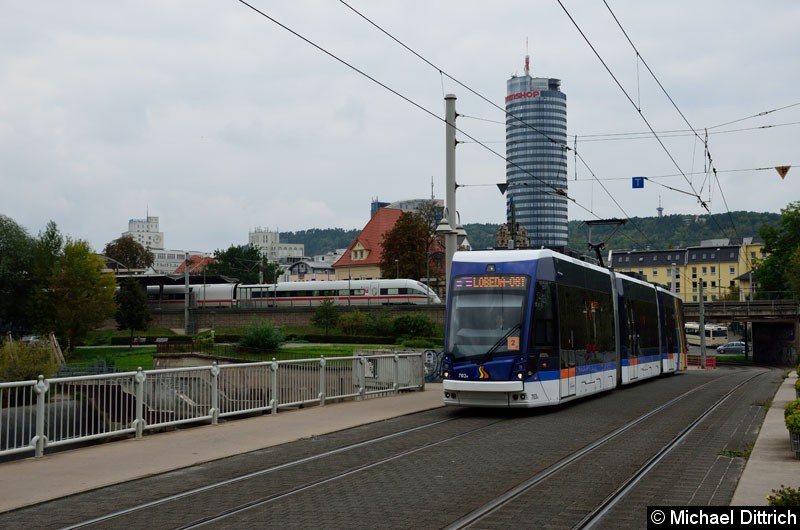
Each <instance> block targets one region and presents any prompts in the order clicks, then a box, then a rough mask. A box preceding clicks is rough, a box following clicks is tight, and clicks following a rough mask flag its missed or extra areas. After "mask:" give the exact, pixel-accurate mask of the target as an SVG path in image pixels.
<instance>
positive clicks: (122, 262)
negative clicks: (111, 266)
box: [103, 235, 153, 269]
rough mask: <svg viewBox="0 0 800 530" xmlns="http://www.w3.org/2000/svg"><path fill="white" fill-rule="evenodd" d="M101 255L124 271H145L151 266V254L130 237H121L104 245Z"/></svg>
mask: <svg viewBox="0 0 800 530" xmlns="http://www.w3.org/2000/svg"><path fill="white" fill-rule="evenodd" d="M103 254H104V255H105V256H106V257H108V258H111V259H113V260H114V261H116V262H117V263H118V265H119V266H120V267H122V268H125V269H146V268H147V267H149V266H150V265H152V264H153V253H152V252H150V251H149V250H148V249H146V248H145V247H144V246H143V245H142V244H141V243H139V242H138V241H136V240H135V239H134V238H133V236H131V235H125V236H122V237H120V238H117V239H115V240H114V241H112V242H110V243H108V244H106V247H105V248H104V249H103Z"/></svg>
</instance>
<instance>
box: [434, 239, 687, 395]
mask: <svg viewBox="0 0 800 530" xmlns="http://www.w3.org/2000/svg"><path fill="white" fill-rule="evenodd" d="M683 330H684V328H683V306H682V304H681V301H680V299H679V298H677V297H676V296H675V295H674V294H672V293H670V292H669V291H667V290H665V289H662V288H659V287H656V286H655V285H653V284H650V283H647V282H644V281H641V280H638V279H636V278H632V277H629V276H625V275H623V274H619V273H614V272H613V271H610V270H608V269H605V268H602V267H599V266H596V265H593V264H590V263H586V262H583V261H580V260H577V259H575V258H572V257H570V256H566V255H564V254H560V253H557V252H555V251H552V250H546V249H542V250H508V251H506V250H496V251H474V252H457V253H456V254H455V256H454V259H453V263H452V268H451V276H450V285H449V291H448V298H447V313H446V322H445V349H444V355H443V359H442V373H443V389H444V403H445V404H446V405H455V406H474V407H512V408H516V407H519V408H524V407H540V406H548V405H557V404H559V403H563V402H566V401H571V400H574V399H578V398H580V397H583V396H587V395H591V394H595V393H598V392H603V391H607V390H612V389H614V388H616V387H618V386H620V385H627V384H630V383H634V382H636V381H641V380H645V379H648V378H652V377H656V376H659V375H661V374H664V373H674V372H677V371H679V370H680V369H681V368H682V367H683V366H685V360H686V340H685V337H684V333H683Z"/></svg>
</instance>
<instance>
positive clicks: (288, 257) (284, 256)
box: [247, 228, 305, 263]
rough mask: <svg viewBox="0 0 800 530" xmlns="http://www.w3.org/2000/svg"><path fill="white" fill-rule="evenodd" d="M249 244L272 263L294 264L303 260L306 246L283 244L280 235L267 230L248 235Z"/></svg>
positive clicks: (262, 229) (263, 229) (258, 230)
mask: <svg viewBox="0 0 800 530" xmlns="http://www.w3.org/2000/svg"><path fill="white" fill-rule="evenodd" d="M247 240H248V243H249V244H250V246H251V247H255V248H257V249H259V250H260V251H261V254H262V255H263V256H266V257H267V259H269V260H270V261H277V262H279V263H292V262H295V261H299V260H301V259H303V257H304V253H305V245H303V244H302V243H281V241H280V234H279V233H278V232H277V231H275V232H270V231H269V230H268V229H265V228H256V229H255V230H253V231H252V232H250V233H249V234H248V238H247Z"/></svg>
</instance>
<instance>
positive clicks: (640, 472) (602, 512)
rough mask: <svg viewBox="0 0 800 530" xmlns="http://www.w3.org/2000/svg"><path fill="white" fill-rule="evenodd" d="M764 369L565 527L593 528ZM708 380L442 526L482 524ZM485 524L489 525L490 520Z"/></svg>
mask: <svg viewBox="0 0 800 530" xmlns="http://www.w3.org/2000/svg"><path fill="white" fill-rule="evenodd" d="M764 373H766V372H764ZM764 373H759V374H755V375H753V376H751V377H749V378H748V379H746V380H744V381H742V382H740V383H738V384H737V385H736V386H734V387H733V388H731V389H729V390H728V391H727V392H725V394H724V395H723V396H722V397H720V398H719V399H717V400H716V401H715V402H714V403H713V404H712V405H711V406H709V407H707V408H705V410H703V411H702V413H701V414H699V415H698V416H697V417H695V419H694V420H692V421H691V422H690V423H689V424H688V425H687V426H686V427H685V428H684V429H683V430H681V431H680V432H679V433H678V434H677V435H675V436H674V437H673V438H672V439H671V440H669V442H668V443H666V444H665V445H663V446H662V447H661V448H660V449H658V450H657V451H656V452H655V454H653V456H652V457H650V458H649V459H648V460H647V461H646V462H645V463H644V464H643V465H642V466H640V467H639V468H638V469H636V471H635V472H634V473H632V474H631V475H630V476H629V478H627V479H626V480H625V481H624V482H623V483H622V484H621V485H620V486H619V487H617V488H616V489H615V490H614V491H613V492H611V493H610V494H609V495H608V496H607V497H605V498H604V499H603V500H602V501H601V502H600V503H599V504H597V505H596V506H595V507H594V509H592V510H591V511H590V512H588V513H587V514H586V515H585V516H584V517H582V518H581V519H580V520H579V521H577V522H576V523H574V524H572V525H568V526H566V527H571V528H573V529H577V528H581V529H583V528H593V527H595V526H596V525H598V523H600V522H601V521H602V520H603V518H604V517H605V516H606V514H607V513H608V512H609V511H610V510H611V509H612V508H614V506H616V504H617V503H618V502H619V501H620V500H621V499H623V498H624V497H625V496H626V495H627V494H628V493H629V492H630V491H631V490H632V489H633V488H634V487H635V486H636V484H637V483H638V482H639V481H640V480H641V479H642V478H643V477H644V476H646V475H647V473H649V472H650V471H651V470H652V469H653V468H655V467H656V466H657V465H658V464H659V463H660V462H661V461H662V460H663V459H664V458H665V457H667V455H669V453H670V452H671V451H672V450H673V449H674V448H675V447H677V446H678V445H680V444H681V443H682V442H683V441H684V440H685V439H686V438H687V437H688V436H689V435H690V434H691V433H692V431H694V429H695V428H696V427H697V426H698V425H700V424H701V423H702V422H703V421H704V420H705V419H706V418H707V417H708V416H709V415H710V414H712V413H713V412H714V411H716V410H717V409H718V408H719V407H720V406H721V405H722V404H723V403H724V402H725V401H727V400H728V399H729V398H731V397H732V396H733V395H734V394H735V393H736V392H737V391H738V390H739V389H741V388H742V387H743V386H744V385H746V384H747V383H749V382H750V381H751V380H753V379H755V378H756V377H760V376H761V375H764ZM712 383H714V381H710V382H707V383H705V384H704V385H702V386H699V387H696V388H695V389H693V390H691V391H690V392H686V393H684V394H682V395H680V396H678V397H676V398H674V399H672V400H670V401H668V402H666V403H664V404H663V405H661V406H659V407H657V408H655V409H653V410H651V411H649V412H648V413H646V414H643V415H641V416H639V417H638V418H636V419H634V420H632V421H630V422H628V423H626V424H625V425H623V426H621V427H619V428H617V429H615V430H614V431H612V432H610V433H608V434H606V435H604V436H602V437H600V438H598V439H596V440H594V441H593V442H591V443H590V444H588V445H586V446H585V447H583V448H582V449H580V450H579V451H576V452H574V453H572V454H571V455H569V456H567V457H566V458H563V459H561V460H559V461H558V462H556V463H554V464H553V465H551V466H549V467H548V468H546V469H544V470H542V471H540V472H538V473H537V474H535V475H534V476H532V477H530V478H529V479H527V480H525V481H523V482H521V483H520V484H518V485H517V486H516V487H514V488H512V489H510V490H508V491H507V492H505V493H503V494H502V495H500V496H498V497H497V498H495V499H492V500H491V501H490V502H488V503H486V504H484V505H483V506H481V507H480V508H478V509H476V510H473V511H472V512H470V513H469V514H467V515H466V516H464V517H462V518H461V519H459V520H457V521H454V522H453V523H452V524H451V525H449V526H447V527H446V528H447V529H448V530H455V529H463V528H470V527H473V526H480V527H483V526H482V525H481V524H482V523H485V522H486V521H487V519H489V518H490V517H491V516H493V515H494V514H496V513H497V512H499V511H501V510H502V509H503V508H504V507H505V506H507V505H509V504H510V503H512V502H514V501H516V500H518V499H520V498H521V497H522V496H524V495H528V494H530V493H531V491H532V490H533V489H534V488H536V487H539V486H541V485H542V484H543V483H544V482H545V481H547V480H548V479H550V480H557V478H556V477H557V475H558V474H559V473H561V472H563V471H565V470H567V469H568V468H570V466H574V465H576V464H578V463H580V461H581V460H583V459H586V458H588V457H591V456H592V455H593V454H594V453H595V452H596V451H598V449H600V448H602V447H604V446H607V445H608V444H611V443H612V442H614V441H615V440H616V439H617V438H619V437H620V436H621V435H623V434H625V433H626V432H628V431H630V430H631V429H633V428H635V427H637V426H639V425H640V424H642V423H643V422H645V421H647V420H649V419H652V418H653V417H656V416H657V415H659V414H661V413H662V412H663V411H665V410H667V409H669V408H671V407H674V406H675V405H676V404H679V403H681V402H682V401H683V400H685V399H687V398H689V397H691V395H692V394H694V393H695V392H699V391H701V390H703V389H704V388H705V387H707V386H708V385H711V384H712ZM485 526H488V527H492V525H491V524H488V525H485Z"/></svg>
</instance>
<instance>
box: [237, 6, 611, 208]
mask: <svg viewBox="0 0 800 530" xmlns="http://www.w3.org/2000/svg"><path fill="white" fill-rule="evenodd" d="M238 1H239V3H241V4H242V5H244V6H246V7H248V8H250V9H251V10H253V11H254V12H256V13H257V14H259V15H261V16H262V17H264V18H266V19H267V20H269V21H270V22H272V23H273V24H275V25H277V26H279V27H280V28H282V29H284V30H285V31H287V32H289V33H291V34H292V35H294V36H295V37H297V38H299V39H300V40H302V41H303V42H305V43H306V44H309V45H310V46H312V47H314V48H316V49H317V50H319V51H321V52H322V53H324V54H325V55H327V56H329V57H331V58H332V59H334V60H336V61H337V62H339V63H341V64H343V65H344V66H346V67H348V68H350V69H351V70H353V71H354V72H356V73H358V74H360V75H362V76H363V77H365V78H367V79H369V80H370V81H372V82H373V83H375V84H377V85H378V86H380V87H381V88H383V89H385V90H387V91H389V92H391V93H392V94H394V95H396V96H397V97H399V98H401V99H402V100H403V101H405V102H407V103H409V104H411V105H413V106H414V107H416V108H417V109H419V110H421V111H423V112H425V113H426V114H428V115H430V116H432V117H433V118H435V119H436V120H438V121H440V122H442V123H446V120H445V119H444V118H443V117H441V116H439V115H438V114H436V113H435V112H433V111H431V110H429V109H427V108H425V107H424V106H422V105H420V104H419V103H417V102H416V101H414V100H412V99H411V98H409V97H407V96H405V95H403V94H401V93H400V92H398V91H397V90H395V89H393V88H391V87H390V86H388V85H386V84H385V83H382V82H381V81H379V80H378V79H376V78H374V77H372V76H371V75H369V74H367V73H366V72H364V71H363V70H361V69H359V68H357V67H356V66H354V65H352V64H350V63H349V62H347V61H345V60H344V59H342V58H341V57H339V56H337V55H336V54H334V53H332V52H330V51H328V50H327V49H325V48H323V47H322V46H320V45H319V44H317V43H315V42H313V41H312V40H310V39H308V38H307V37H305V36H303V35H301V34H300V33H298V32H297V31H295V30H293V29H291V28H290V27H288V26H286V25H285V24H283V23H281V22H280V21H278V20H277V19H275V18H274V17H271V16H270V15H268V14H267V13H265V12H263V11H262V10H260V9H258V8H257V7H255V6H253V5H252V4H250V3H248V2H246V1H245V0H238ZM342 3H344V2H342ZM344 4H345V5H347V4H346V3H344ZM348 7H349V6H348ZM351 9H352V8H351ZM367 20H368V19H367ZM426 62H427V61H426ZM429 64H430V63H429ZM437 70H438V69H437ZM439 71H440V72H442V73H444V72H443V71H441V70H439ZM444 75H446V76H447V77H448V78H450V76H448V75H447V74H446V73H444ZM469 90H471V89H469ZM473 92H474V91H473ZM475 94H476V95H478V94H477V93H476V92H475ZM481 97H483V96H481ZM487 101H488V100H487ZM454 128H455V129H456V130H457V131H458V132H460V133H461V134H463V135H464V136H466V137H467V138H469V139H470V140H473V141H474V142H475V143H477V144H478V145H480V146H481V147H483V148H484V149H486V150H487V151H489V152H490V153H492V154H494V155H496V156H498V157H499V158H501V159H502V160H504V161H505V162H506V163H508V164H511V165H512V166H514V167H516V168H517V169H519V170H521V171H523V172H524V173H525V174H527V175H528V176H530V177H531V178H533V179H535V180H537V181H539V182H540V183H541V184H543V185H544V186H546V187H548V188H550V189H551V190H553V191H554V192H555V193H557V194H559V195H562V196H564V197H566V198H567V199H569V200H571V201H572V202H573V204H575V205H576V206H578V207H580V208H582V209H583V210H585V211H586V212H588V213H590V214H591V215H593V216H594V217H597V218H599V216H598V215H597V214H595V213H594V212H592V211H591V210H590V209H589V208H587V207H585V206H583V205H582V204H580V203H578V202H577V201H576V200H575V199H573V198H572V197H569V196H568V195H566V193H565V192H564V190H562V189H560V188H557V187H555V186H553V185H552V184H550V183H548V182H546V181H544V180H543V179H541V178H540V177H537V176H536V175H534V174H533V173H531V172H530V171H528V170H526V169H525V168H523V167H520V166H519V165H517V164H515V163H514V162H511V161H510V160H508V159H507V158H506V157H505V156H503V155H501V154H500V153H498V152H497V151H495V150H494V149H491V148H490V147H488V146H487V145H485V144H483V143H482V142H480V141H479V140H477V139H476V138H474V137H473V136H472V135H470V134H469V133H467V132H466V131H464V130H462V129H460V128H458V127H455V126H454ZM542 134H544V133H542ZM545 136H546V135H545ZM548 138H549V137H548ZM551 140H552V139H551ZM552 141H554V142H555V140H552ZM559 145H562V148H564V149H569V148H568V147H567V146H565V145H563V144H559Z"/></svg>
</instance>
